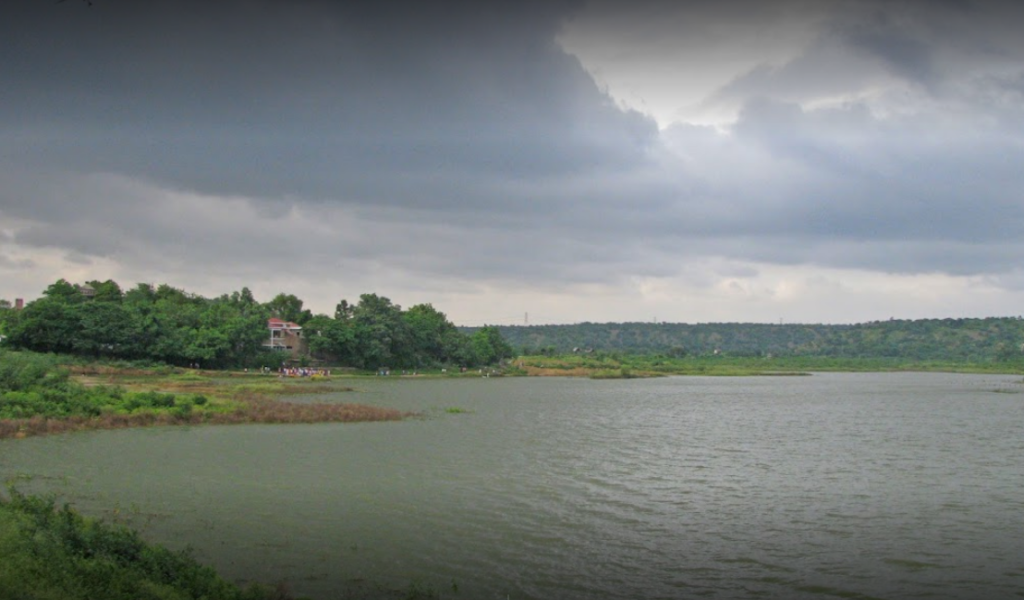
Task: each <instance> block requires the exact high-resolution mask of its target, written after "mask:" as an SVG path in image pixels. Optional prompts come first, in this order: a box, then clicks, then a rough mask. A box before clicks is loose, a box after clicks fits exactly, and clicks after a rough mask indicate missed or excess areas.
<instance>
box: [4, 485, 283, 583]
mask: <svg viewBox="0 0 1024 600" xmlns="http://www.w3.org/2000/svg"><path fill="white" fill-rule="evenodd" d="M10 495H11V498H10V500H7V501H0V556H2V557H3V560H2V561H0V597H3V598H23V599H25V600H30V599H31V600H35V599H40V600H41V599H44V598H45V599H53V600H92V599H94V598H104V599H106V600H136V599H143V600H150V599H151V600H186V599H188V600H195V599H199V598H203V599H205V600H271V599H273V598H276V599H278V600H283V598H282V596H281V595H280V594H279V593H277V592H276V591H272V590H270V589H269V588H265V587H258V586H255V587H251V588H248V589H244V590H243V589H240V588H238V587H237V586H234V585H232V584H230V583H228V582H226V581H224V580H223V579H221V578H220V577H219V576H218V575H217V574H216V573H215V572H214V571H213V570H212V569H210V568H209V567H206V566H203V565H200V564H199V563H198V562H196V560H195V559H194V558H193V557H192V555H191V553H190V551H187V550H186V551H183V552H173V551H171V550H167V549H166V548H163V547H160V546H155V545H151V544H147V543H145V542H144V541H142V539H141V538H140V537H139V536H138V534H137V533H136V532H134V531H132V530H130V529H127V528H125V527H121V526H115V525H108V524H105V523H102V522H99V521H96V520H93V519H87V518H85V517H82V516H81V515H80V514H78V513H77V512H75V511H74V510H72V509H71V508H70V507H68V506H67V505H65V506H64V507H62V508H57V507H56V505H55V502H54V500H53V499H52V498H38V497H30V496H25V495H22V494H20V493H19V492H17V491H16V490H10Z"/></svg>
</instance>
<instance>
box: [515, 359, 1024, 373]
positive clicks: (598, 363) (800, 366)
mask: <svg viewBox="0 0 1024 600" xmlns="http://www.w3.org/2000/svg"><path fill="white" fill-rule="evenodd" d="M514 364H515V366H516V367H517V368H518V369H519V370H520V371H522V373H524V374H525V375H527V376H537V377H545V376H547V377H551V376H555V377H589V378H592V379H631V378H636V377H663V376H667V375H708V376H728V377H737V376H768V375H775V376H778V375H805V374H808V373H811V372H830V371H832V372H897V371H934V372H948V373H1003V374H1019V373H1024V363H1021V362H995V361H993V362H986V363H957V362H943V361H911V360H906V359H895V358H892V359H890V358H829V357H811V356H806V357H805V356H793V357H775V358H766V357H745V356H724V355H713V356H693V357H689V356H685V357H667V356H658V355H628V354H627V355H620V354H600V353H592V354H569V355H562V356H521V357H519V358H517V359H516V360H515V363H514Z"/></svg>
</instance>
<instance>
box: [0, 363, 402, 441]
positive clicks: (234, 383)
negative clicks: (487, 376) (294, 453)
mask: <svg viewBox="0 0 1024 600" xmlns="http://www.w3.org/2000/svg"><path fill="white" fill-rule="evenodd" d="M238 375H243V374H238ZM342 391H351V388H348V387H344V386H339V385H337V384H335V383H332V382H330V381H324V380H316V379H314V378H301V379H278V378H277V377H274V376H262V375H256V374H251V375H249V374H244V376H231V374H225V373H218V372H208V373H202V372H196V371H185V370H180V369H170V368H154V369H139V368H115V367H110V366H104V365H71V366H66V365H64V364H62V363H61V361H60V359H59V358H57V357H54V356H49V355H42V354H35V353H30V352H0V438H10V437H27V436H33V435H45V434H53V433H64V432H69V431H80V430H85V429H116V428H123V427H139V426H151V425H199V424H217V425H228V424H241V423H323V422H355V421H393V420H399V419H402V418H403V417H405V416H407V415H405V414H404V413H402V412H400V411H397V410H393V409H387V408H378V407H372V406H365V405H360V404H354V403H352V404H350V403H344V404H340V403H303V404H296V403H289V402H283V401H281V400H279V399H278V397H279V396H281V395H286V394H298V393H302V394H309V393H316V392H342Z"/></svg>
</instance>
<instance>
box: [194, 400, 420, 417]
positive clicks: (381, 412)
mask: <svg viewBox="0 0 1024 600" xmlns="http://www.w3.org/2000/svg"><path fill="white" fill-rule="evenodd" d="M239 401H240V402H241V406H240V407H239V408H238V409H237V410H234V411H232V412H229V413H220V414H214V415H211V419H210V422H211V423H238V422H242V423H245V422H248V423H355V422H367V421H398V420H401V419H403V418H405V417H407V416H411V414H410V413H405V412H402V411H399V410H396V409H393V408H380V407H376V406H367V405H365V404H327V403H312V404H298V403H294V402H282V401H280V400H274V399H272V398H267V397H263V396H249V397H246V398H242V399H239Z"/></svg>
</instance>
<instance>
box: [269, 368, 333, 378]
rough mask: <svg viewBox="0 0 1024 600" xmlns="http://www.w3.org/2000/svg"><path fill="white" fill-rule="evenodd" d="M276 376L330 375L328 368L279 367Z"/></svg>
mask: <svg viewBox="0 0 1024 600" xmlns="http://www.w3.org/2000/svg"><path fill="white" fill-rule="evenodd" d="M277 376H278V377H314V376H315V377H330V376H331V370H330V369H314V368H312V367H281V369H280V370H278V375H277Z"/></svg>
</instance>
